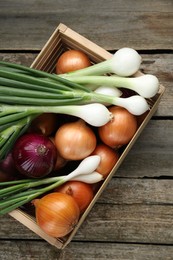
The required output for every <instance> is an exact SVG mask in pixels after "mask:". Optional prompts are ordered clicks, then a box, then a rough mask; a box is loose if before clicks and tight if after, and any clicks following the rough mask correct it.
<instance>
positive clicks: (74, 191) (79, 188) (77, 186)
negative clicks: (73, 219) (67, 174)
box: [55, 181, 94, 213]
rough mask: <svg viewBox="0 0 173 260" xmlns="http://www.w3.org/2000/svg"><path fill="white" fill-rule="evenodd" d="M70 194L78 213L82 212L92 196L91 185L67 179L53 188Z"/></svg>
mask: <svg viewBox="0 0 173 260" xmlns="http://www.w3.org/2000/svg"><path fill="white" fill-rule="evenodd" d="M55 191H56V192H62V193H65V194H67V195H69V196H72V197H73V198H74V199H75V201H76V202H77V204H78V206H79V210H80V213H83V212H84V211H85V210H86V208H87V207H88V206H89V204H90V202H91V201H92V199H93V197H94V192H93V188H92V185H90V184H88V183H84V182H81V181H68V182H66V183H64V184H63V185H61V186H59V187H58V188H56V189H55Z"/></svg>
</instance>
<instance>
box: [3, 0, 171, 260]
mask: <svg viewBox="0 0 173 260" xmlns="http://www.w3.org/2000/svg"><path fill="white" fill-rule="evenodd" d="M172 13H173V2H172V0H154V1H150V0H146V1H142V0H140V1H135V0H131V1H128V0H121V1H120V0H108V1H103V0H100V1H98V0H97V1H96V0H93V1H84V0H82V1H81V0H73V1H66V0H64V1H59V0H56V1H55V0H50V1H44V0H43V1H34V0H30V1H26V0H23V1H19V0H13V1H12V0H6V1H3V0H1V1H0V25H1V26H0V36H1V39H0V60H6V61H11V62H16V63H21V64H25V65H27V66H29V65H30V64H31V63H32V61H33V60H34V59H35V57H36V55H37V54H38V52H39V50H40V49H41V47H42V46H43V45H44V44H45V42H46V41H47V39H48V38H49V36H50V35H51V34H52V32H53V31H54V29H55V28H56V27H57V25H58V24H59V23H60V22H61V23H64V24H66V25H67V26H69V27H71V28H72V29H74V30H76V31H77V32H79V33H81V34H82V35H84V36H86V37H87V38H89V39H91V40H92V41H94V42H96V43H98V44H99V45H100V46H102V47H104V48H105V49H107V50H111V51H112V52H114V51H115V50H117V49H118V48H121V47H123V46H130V47H133V48H135V49H137V50H139V52H140V54H141V55H142V58H143V63H142V66H141V69H142V71H143V72H144V73H151V74H155V75H156V76H158V78H159V80H160V82H161V84H162V85H164V86H165V87H166V91H165V94H164V96H163V98H162V100H161V103H160V105H159V107H158V110H157V112H156V114H155V116H154V117H153V119H152V120H151V121H150V122H149V124H148V125H147V127H146V128H145V130H144V131H143V133H142V134H141V136H140V137H139V139H138V140H137V142H136V144H135V145H134V147H133V148H132V150H131V151H130V153H129V154H128V156H127V157H126V159H125V161H124V162H123V164H122V165H121V166H120V168H119V169H118V171H117V173H116V175H115V176H114V178H113V179H112V180H111V182H110V183H109V184H108V186H107V187H106V189H105V190H104V192H103V194H102V196H101V197H100V198H99V200H98V201H97V203H96V204H95V206H94V207H93V209H92V210H91V212H90V214H89V216H88V217H87V219H86V220H85V222H84V223H83V224H82V226H81V227H80V229H79V230H78V232H77V234H76V235H75V237H74V239H73V241H72V242H71V243H70V244H69V245H68V246H67V248H66V249H64V250H63V251H60V250H58V249H56V248H55V247H53V246H51V245H49V244H48V243H47V242H45V241H43V240H42V239H41V238H40V237H38V236H37V235H36V234H34V233H33V232H31V231H30V230H28V229H27V228H26V227H24V226H23V225H21V224H20V223H18V222H17V221H16V220H14V219H13V218H11V217H10V216H3V217H0V259H2V260H7V259H8V260H11V259H19V260H21V259H23V260H24V259H25V260H30V259H32V260H33V259H34V260H35V259H41V260H44V259H49V260H51V259H52V260H55V259H72V260H73V259H85V260H88V259H116V260H125V259H126V260H131V259H133V260H134V259H135V260H156V259H157V260H162V259H164V260H167V259H170V260H172V259H173V220H172V216H173V179H172V176H173V152H172V147H173V121H172V118H173V105H172V100H173V83H172V82H173V72H172V71H173V70H172V68H173V47H172V46H173V45H172V40H173V30H172V28H173V16H172Z"/></svg>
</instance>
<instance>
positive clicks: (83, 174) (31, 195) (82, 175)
mask: <svg viewBox="0 0 173 260" xmlns="http://www.w3.org/2000/svg"><path fill="white" fill-rule="evenodd" d="M99 163H100V156H98V155H92V156H89V157H87V158H85V159H83V160H82V161H81V163H80V164H79V165H78V166H77V168H76V169H75V170H74V171H72V172H71V173H69V174H68V175H66V176H61V177H50V178H43V179H24V180H17V181H9V182H2V183H0V187H1V189H0V199H1V200H0V215H3V214H6V213H8V212H10V211H12V210H14V209H16V208H18V207H20V206H22V205H24V204H26V203H27V202H30V201H31V200H33V199H35V198H37V197H38V196H40V195H42V194H44V193H46V192H48V191H51V190H52V189H55V188H56V187H58V186H60V185H62V184H64V183H65V182H67V181H69V180H82V181H84V182H87V183H96V182H99V181H101V180H102V179H103V176H102V175H101V174H99V173H97V172H95V169H96V168H97V167H98V165H99ZM35 187H37V188H36V189H35Z"/></svg>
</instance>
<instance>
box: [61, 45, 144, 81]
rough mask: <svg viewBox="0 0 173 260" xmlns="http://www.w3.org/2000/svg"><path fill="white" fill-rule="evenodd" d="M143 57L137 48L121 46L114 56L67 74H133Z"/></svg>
mask: <svg viewBox="0 0 173 260" xmlns="http://www.w3.org/2000/svg"><path fill="white" fill-rule="evenodd" d="M141 61H142V58H141V56H140V55H139V54H138V53H137V51H136V50H134V49H132V48H121V49H119V50H118V51H117V52H115V54H114V55H113V56H112V58H110V59H108V60H106V61H103V62H100V63H97V64H94V65H93V66H89V67H86V68H84V69H80V70H76V71H73V72H69V73H67V74H65V75H66V76H67V77H68V75H75V76H87V75H103V74H106V73H115V74H117V75H119V76H125V77H126V76H131V75H133V74H134V73H136V72H137V71H138V70H139V67H140V64H141Z"/></svg>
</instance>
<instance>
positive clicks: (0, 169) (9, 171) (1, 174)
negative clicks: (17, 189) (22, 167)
mask: <svg viewBox="0 0 173 260" xmlns="http://www.w3.org/2000/svg"><path fill="white" fill-rule="evenodd" d="M16 177H17V170H16V167H15V164H14V160H13V156H12V153H11V152H10V153H9V154H7V156H6V158H5V159H4V160H2V161H0V181H2V182H3V181H12V180H14V179H16Z"/></svg>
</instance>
